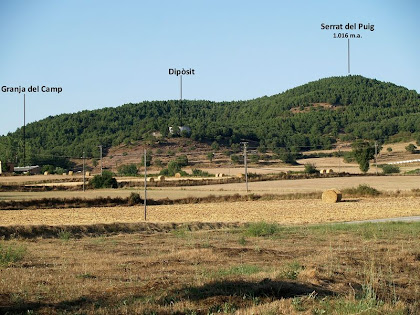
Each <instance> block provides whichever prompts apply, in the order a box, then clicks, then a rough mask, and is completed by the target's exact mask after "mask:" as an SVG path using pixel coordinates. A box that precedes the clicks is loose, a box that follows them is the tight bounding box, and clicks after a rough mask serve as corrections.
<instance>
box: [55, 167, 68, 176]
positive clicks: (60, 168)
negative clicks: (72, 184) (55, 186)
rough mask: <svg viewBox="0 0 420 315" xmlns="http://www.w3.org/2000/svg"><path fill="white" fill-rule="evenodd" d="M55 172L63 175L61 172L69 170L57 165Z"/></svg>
mask: <svg viewBox="0 0 420 315" xmlns="http://www.w3.org/2000/svg"><path fill="white" fill-rule="evenodd" d="M54 172H55V173H56V174H60V175H61V174H64V173H67V170H66V169H64V168H62V167H56V168H55V171H54Z"/></svg>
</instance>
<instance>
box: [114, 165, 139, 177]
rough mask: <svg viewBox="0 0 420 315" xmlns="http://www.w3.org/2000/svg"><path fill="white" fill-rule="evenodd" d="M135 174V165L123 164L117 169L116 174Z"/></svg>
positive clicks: (136, 170)
mask: <svg viewBox="0 0 420 315" xmlns="http://www.w3.org/2000/svg"><path fill="white" fill-rule="evenodd" d="M137 172H138V169H137V166H136V164H125V165H121V166H120V167H118V173H119V174H120V175H123V176H136V175H137Z"/></svg>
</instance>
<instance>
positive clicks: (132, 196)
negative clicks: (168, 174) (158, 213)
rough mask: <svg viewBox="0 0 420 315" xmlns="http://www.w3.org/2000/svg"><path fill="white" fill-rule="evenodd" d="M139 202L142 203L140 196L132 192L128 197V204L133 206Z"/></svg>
mask: <svg viewBox="0 0 420 315" xmlns="http://www.w3.org/2000/svg"><path fill="white" fill-rule="evenodd" d="M140 203H143V200H142V199H141V198H140V195H139V194H138V193H134V192H132V193H131V194H130V196H129V197H128V204H129V205H130V206H134V205H138V204H140Z"/></svg>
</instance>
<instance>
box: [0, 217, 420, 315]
mask: <svg viewBox="0 0 420 315" xmlns="http://www.w3.org/2000/svg"><path fill="white" fill-rule="evenodd" d="M263 223H264V222H262V223H261V224H260V226H262V224H263ZM267 225H270V224H269V223H267ZM214 227H216V226H214ZM214 227H213V228H214ZM168 228H170V226H169V225H168ZM151 229H153V226H152V225H151ZM172 229H176V230H180V231H181V230H182V231H183V232H182V234H180V233H160V232H152V230H148V231H147V233H138V232H131V233H133V234H119V235H112V233H111V234H102V235H98V236H97V237H82V238H77V237H76V236H75V234H72V235H71V237H68V238H67V237H66V238H58V237H57V238H56V239H37V240H36V241H33V240H25V239H20V240H9V241H2V242H1V246H2V248H8V247H9V246H11V247H12V248H17V247H21V248H27V250H26V251H25V253H24V255H23V256H20V257H19V259H17V260H14V261H13V262H12V263H7V264H4V265H2V266H1V272H2V280H1V281H2V282H3V283H5V284H6V285H2V286H0V296H1V299H0V308H1V310H2V312H4V313H10V314H15V313H25V314H37V313H40V314H54V313H61V314H109V313H113V314H121V313H128V314H215V313H235V312H238V313H240V314H301V313H302V314H417V311H418V309H419V307H420V276H419V275H420V269H419V268H420V265H419V262H420V245H419V243H418V238H417V236H418V235H419V233H420V223H381V224H358V225H354V224H335V225H331V224H330V225H317V226H298V227H290V226H289V227H287V226H282V227H281V228H280V229H277V230H276V231H275V232H273V233H271V232H270V235H269V237H267V236H258V235H257V236H247V240H246V242H245V243H243V244H238V235H243V233H246V231H247V230H248V229H249V227H225V228H224V229H222V230H211V231H207V230H200V231H194V228H193V227H192V226H184V227H182V226H181V225H179V226H173V227H172ZM264 229H265V228H264ZM150 233H154V235H153V237H150ZM396 252H398V255H395V253H396Z"/></svg>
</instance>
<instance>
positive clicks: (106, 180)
mask: <svg viewBox="0 0 420 315" xmlns="http://www.w3.org/2000/svg"><path fill="white" fill-rule="evenodd" d="M89 187H91V188H117V187H118V184H117V180H116V179H115V177H114V176H113V174H112V173H111V172H109V171H104V172H103V173H102V175H95V176H94V177H93V178H92V179H90V180H89Z"/></svg>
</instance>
